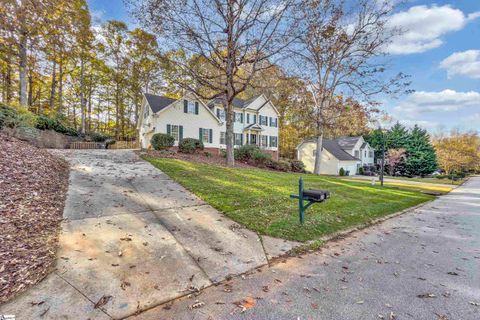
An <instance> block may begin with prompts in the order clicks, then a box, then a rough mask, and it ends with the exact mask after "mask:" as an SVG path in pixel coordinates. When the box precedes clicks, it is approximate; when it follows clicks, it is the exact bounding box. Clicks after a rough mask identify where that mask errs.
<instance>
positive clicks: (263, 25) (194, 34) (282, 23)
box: [126, 0, 295, 166]
mask: <svg viewBox="0 0 480 320" xmlns="http://www.w3.org/2000/svg"><path fill="white" fill-rule="evenodd" d="M126 1H127V2H128V3H129V4H130V7H131V9H132V10H131V12H132V13H133V15H134V16H135V17H136V18H137V19H138V20H139V21H140V22H141V23H142V24H143V25H144V26H146V27H147V28H149V29H150V30H152V31H153V32H154V33H156V34H157V35H158V36H159V37H160V38H161V40H162V41H161V44H160V47H163V48H165V49H166V50H172V49H179V48H180V49H181V50H183V52H184V53H185V56H186V57H187V59H186V60H174V61H172V63H174V64H175V65H176V66H177V68H179V69H180V71H181V72H182V74H185V75H187V76H186V77H183V78H179V83H178V85H179V86H181V87H182V88H184V89H186V90H189V91H192V92H195V93H196V94H197V95H199V96H200V97H202V98H204V99H213V98H222V101H223V106H224V108H225V110H226V127H227V131H226V145H227V158H226V161H227V165H229V166H233V165H234V157H233V123H234V112H233V105H232V101H233V100H234V98H235V97H237V96H238V95H239V94H240V93H242V92H243V91H245V89H246V88H247V87H248V86H249V84H250V83H251V81H252V78H253V77H254V76H255V74H256V73H258V72H259V71H261V70H265V69H267V68H269V67H270V66H271V62H272V59H275V57H276V56H277V55H278V53H279V52H280V51H281V50H282V49H283V48H285V47H286V46H287V45H288V44H289V43H290V41H291V40H288V39H289V36H290V35H291V34H292V33H291V29H292V28H293V27H294V23H292V20H290V19H289V17H290V15H289V13H290V11H291V9H292V8H293V7H294V4H295V3H294V1H295V0H281V1H279V0H276V1H275V0H184V1H177V0H142V1H133V0H126ZM176 56H178V55H166V57H167V58H168V57H176Z"/></svg>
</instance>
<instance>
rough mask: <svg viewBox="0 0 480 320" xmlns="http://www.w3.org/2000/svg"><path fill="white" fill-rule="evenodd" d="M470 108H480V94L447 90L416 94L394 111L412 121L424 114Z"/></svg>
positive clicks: (398, 115)
mask: <svg viewBox="0 0 480 320" xmlns="http://www.w3.org/2000/svg"><path fill="white" fill-rule="evenodd" d="M470 107H477V108H480V93H479V92H476V91H468V92H457V91H455V90H450V89H446V90H443V91H438V92H428V91H418V92H414V93H412V94H411V95H409V96H408V97H407V99H406V100H405V101H403V102H402V103H400V104H399V105H397V106H396V107H395V108H394V109H393V110H394V114H395V115H396V116H397V117H399V118H400V117H401V118H403V119H410V120H412V119H416V118H417V117H418V115H419V114H422V113H439V112H449V111H457V110H461V109H465V108H470Z"/></svg>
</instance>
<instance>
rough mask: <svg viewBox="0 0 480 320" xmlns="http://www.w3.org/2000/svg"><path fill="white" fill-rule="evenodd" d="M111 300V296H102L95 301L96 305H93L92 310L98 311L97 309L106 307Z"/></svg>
mask: <svg viewBox="0 0 480 320" xmlns="http://www.w3.org/2000/svg"><path fill="white" fill-rule="evenodd" d="M111 298H112V296H106V295H103V296H102V297H101V298H100V299H99V300H98V301H97V303H95V305H94V306H93V308H94V309H98V308H101V307H103V306H104V305H106V304H107V303H108V301H110V299H111Z"/></svg>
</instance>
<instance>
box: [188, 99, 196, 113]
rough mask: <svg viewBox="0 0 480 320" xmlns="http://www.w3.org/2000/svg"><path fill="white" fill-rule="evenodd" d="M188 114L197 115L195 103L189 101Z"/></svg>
mask: <svg viewBox="0 0 480 320" xmlns="http://www.w3.org/2000/svg"><path fill="white" fill-rule="evenodd" d="M187 111H188V113H195V101H188V110H187Z"/></svg>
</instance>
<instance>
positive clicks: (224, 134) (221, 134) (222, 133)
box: [220, 131, 227, 144]
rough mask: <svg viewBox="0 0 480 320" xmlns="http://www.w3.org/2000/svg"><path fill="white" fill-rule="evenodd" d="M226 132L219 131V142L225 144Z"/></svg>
mask: <svg viewBox="0 0 480 320" xmlns="http://www.w3.org/2000/svg"><path fill="white" fill-rule="evenodd" d="M226 137H227V133H226V132H225V131H222V132H220V144H227V138H226Z"/></svg>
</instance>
